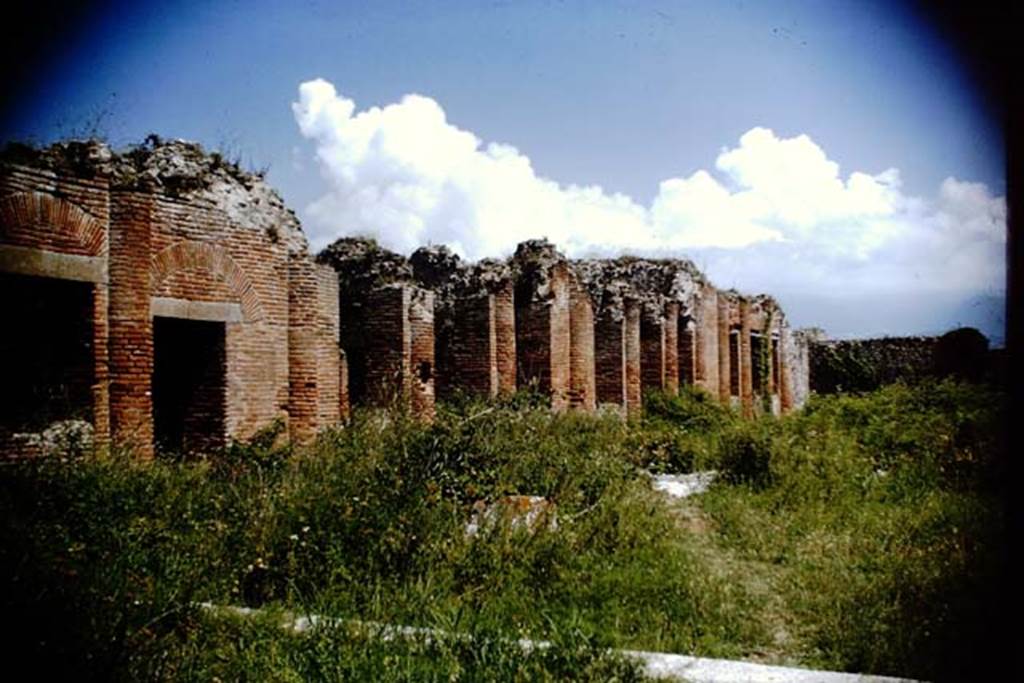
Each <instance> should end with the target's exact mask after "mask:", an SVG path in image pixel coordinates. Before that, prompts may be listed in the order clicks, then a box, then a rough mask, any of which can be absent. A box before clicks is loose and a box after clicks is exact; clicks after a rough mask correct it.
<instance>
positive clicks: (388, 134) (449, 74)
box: [0, 0, 1006, 338]
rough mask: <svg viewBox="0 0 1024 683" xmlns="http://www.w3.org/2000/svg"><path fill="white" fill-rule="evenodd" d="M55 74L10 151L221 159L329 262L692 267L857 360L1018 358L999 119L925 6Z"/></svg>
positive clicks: (284, 9) (532, 25) (160, 54)
mask: <svg viewBox="0 0 1024 683" xmlns="http://www.w3.org/2000/svg"><path fill="white" fill-rule="evenodd" d="M52 48H53V49H51V50H50V51H49V53H48V55H49V56H48V60H47V62H46V63H45V65H44V66H41V67H39V68H37V69H36V70H35V71H34V74H33V78H32V79H31V80H30V81H29V84H28V86H27V87H25V88H24V89H23V92H22V93H20V97H19V98H18V100H17V101H18V103H19V104H18V106H17V107H16V108H9V109H8V110H7V112H6V115H5V117H4V119H3V123H2V129H0V135H2V137H4V138H21V139H25V138H28V139H32V140H35V141H37V142H48V141H50V140H52V139H55V138H58V137H63V136H68V135H73V134H76V133H82V132H87V131H88V130H89V129H91V128H92V127H93V125H94V124H98V126H99V131H100V132H101V133H103V134H105V135H106V136H107V137H108V138H109V139H110V140H111V142H113V143H115V144H128V143H131V142H133V141H138V140H140V139H141V138H142V137H143V136H145V134H147V133H149V132H157V133H159V134H161V135H163V136H165V137H183V138H188V139H194V140H198V141H200V142H202V143H204V144H205V145H207V146H208V147H210V148H220V149H222V150H224V151H226V152H228V153H229V154H237V155H240V156H241V157H242V160H243V162H244V163H246V164H248V165H250V166H251V167H257V168H260V167H268V168H269V176H268V177H269V180H270V181H271V182H272V183H273V184H274V185H275V186H276V187H278V188H279V189H280V190H281V192H282V194H283V195H284V197H285V199H286V201H287V202H288V203H289V205H290V206H292V207H293V208H294V209H296V211H297V212H298V213H299V215H300V217H301V218H303V221H304V224H305V226H306V228H307V232H308V233H309V234H310V235H311V237H312V238H313V241H314V244H322V243H323V242H324V241H325V240H327V239H328V238H330V237H333V236H336V235H338V234H344V233H347V232H374V233H375V234H376V235H377V236H378V237H379V238H380V239H381V240H382V241H384V242H385V243H389V244H391V245H392V246H394V247H395V248H398V249H407V248H408V247H409V246H410V245H411V244H413V243H414V242H416V241H435V242H436V241H446V242H449V243H452V244H453V245H454V246H456V247H457V248H459V249H460V250H462V251H463V253H465V254H467V255H469V256H482V255H488V254H490V253H492V252H493V253H501V252H503V251H506V250H507V248H508V243H509V240H510V239H513V238H516V237H520V236H524V235H529V234H531V233H532V232H537V231H539V232H543V233H545V234H548V236H549V237H552V238H553V239H554V240H555V241H556V242H559V243H560V244H561V246H563V247H564V248H566V249H567V250H569V251H570V253H574V254H579V255H582V254H586V253H617V252H619V251H622V250H630V251H637V252H640V253H656V254H659V255H662V254H666V253H678V254H685V255H689V256H691V257H693V258H694V259H695V260H696V261H697V262H698V263H699V264H701V265H702V266H703V267H705V269H706V270H707V271H708V273H709V274H710V275H711V277H712V279H713V280H715V282H716V283H717V284H719V285H721V286H737V287H740V288H742V289H745V290H749V291H767V292H770V293H773V294H776V295H777V296H778V297H779V298H780V299H781V300H782V303H783V305H784V306H785V307H786V309H787V311H788V312H789V315H790V318H791V320H792V321H793V322H794V323H795V324H798V325H817V326H821V327H824V328H825V329H826V330H827V331H828V332H830V333H832V334H834V335H836V336H859V335H870V334H908V333H928V332H937V331H941V330H943V329H945V328H948V327H950V326H952V325H955V324H958V323H963V324H973V325H976V326H980V327H981V328H982V329H983V331H985V332H986V333H987V334H989V335H990V336H993V337H997V338H998V337H1001V330H1000V327H1001V325H1002V322H1003V316H1002V312H1001V310H1000V306H1001V305H1002V296H1003V292H1002V282H1001V279H1000V275H999V274H1000V273H1001V272H1002V269H1003V264H1002V261H1001V258H1002V256H1001V251H1000V249H1001V248H1002V247H1001V242H1000V236H999V230H1000V220H1002V221H1003V222H1005V200H1004V199H1003V197H1004V196H1005V193H1006V183H1005V155H1004V140H1003V131H1002V128H1001V125H1000V123H1001V122H1000V120H999V118H998V117H999V112H998V111H997V110H994V109H993V108H992V107H990V106H988V103H987V102H986V101H985V100H984V99H983V98H982V96H981V93H980V92H979V90H978V88H977V86H976V84H975V83H974V82H973V80H972V78H973V74H972V73H971V72H970V70H969V69H968V68H967V67H966V66H965V64H964V62H963V58H962V55H960V54H959V53H958V52H957V50H956V49H954V48H953V46H952V44H951V43H950V42H949V40H948V36H944V35H943V34H942V33H941V32H940V31H939V30H937V29H936V28H935V27H934V26H932V24H931V23H930V22H929V20H928V17H927V16H926V15H922V14H920V13H919V12H918V11H917V10H916V9H915V6H911V5H903V4H901V3H896V2H885V3H872V2H866V1H861V2H840V1H834V2H830V1H821V2H725V1H721V2H634V3H617V2H515V3H511V2H495V3H468V2H466V3H461V2H451V3H443V2H429V3H390V2H378V3H368V4H367V5H365V6H364V4H362V3H330V2H309V3H285V2H259V1H256V0H253V1H250V2H244V3H243V2H238V3H234V2H216V3H213V2H191V3H187V2H186V3H161V4H155V3H154V4H145V3H114V4H109V5H105V6H100V7H98V8H97V9H95V10H94V11H93V12H92V15H91V18H90V19H89V20H88V21H86V22H82V23H81V24H80V26H79V28H78V29H77V30H76V31H74V32H73V33H72V34H71V39H70V40H66V41H61V44H60V45H54V46H52ZM314 79H322V81H316V83H320V84H323V85H322V87H319V89H317V88H316V87H313V86H307V88H306V90H305V91H304V96H300V91H299V88H300V85H301V84H303V83H310V82H314ZM328 85H329V86H330V89H328V88H327V86H328ZM314 91H315V92H314ZM409 94H418V95H420V96H422V98H421V99H413V100H409V99H403V98H405V97H406V96H407V95H409ZM303 97H304V98H305V99H303ZM349 104H350V105H351V106H350V109H351V111H350V112H349V114H348V116H341V115H338V112H339V111H342V110H344V111H348V110H347V109H345V108H346V107H348V106H349ZM293 105H297V107H293ZM373 107H381V108H384V109H383V110H380V111H378V112H377V113H374V112H372V111H371V112H370V113H369V114H367V110H370V109H371V108H373ZM339 108H340V109H339ZM332 112H333V113H332ZM439 112H440V113H439ZM303 117H305V118H303ZM303 124H304V125H303ZM368 131H369V132H368ZM371 134H372V135H376V137H375V138H374V139H376V140H378V141H380V140H383V141H384V142H385V143H386V144H384V145H383V146H382V147H381V148H380V149H376V148H374V149H372V150H370V151H369V152H368V151H367V149H366V146H365V144H364V143H365V139H363V137H362V136H365V135H371ZM424 139H426V140H428V141H429V142H430V143H431V144H430V145H427V146H424V147H423V148H422V149H420V142H419V141H420V140H424ZM388 141H391V142H390V146H389V144H387V143H388ZM406 143H408V144H406ZM491 143H498V144H499V147H494V148H492V147H489V145H491ZM424 144H425V143H424ZM526 168H528V171H529V172H527V171H526V170H524V169H526ZM893 169H895V171H893ZM851 174H853V175H851ZM780 176H785V177H787V178H792V179H793V180H794V182H793V183H784V182H779V181H778V178H779V177H780ZM804 187H808V188H813V189H809V190H808V191H807V192H803V191H802V190H801V189H800V188H804ZM506 188H507V189H506ZM1000 202H1002V203H1001V204H1000ZM523 207H526V208H523ZM1000 207H1002V208H1000ZM527 209H529V210H527ZM560 221H561V222H571V223H573V225H571V226H564V225H562V224H561V223H560Z"/></svg>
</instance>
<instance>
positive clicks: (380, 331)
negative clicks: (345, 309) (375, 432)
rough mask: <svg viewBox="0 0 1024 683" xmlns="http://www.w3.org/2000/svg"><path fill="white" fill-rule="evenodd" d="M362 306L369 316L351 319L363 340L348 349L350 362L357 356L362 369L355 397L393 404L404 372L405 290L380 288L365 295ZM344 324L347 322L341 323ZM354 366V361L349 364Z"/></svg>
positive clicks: (406, 337) (406, 343)
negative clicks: (359, 385)
mask: <svg viewBox="0 0 1024 683" xmlns="http://www.w3.org/2000/svg"><path fill="white" fill-rule="evenodd" d="M366 306H367V309H368V310H371V311H373V315H367V316H366V317H365V318H364V319H362V320H359V321H358V322H356V321H353V325H358V327H359V329H360V336H361V337H362V339H363V340H364V343H363V344H362V348H361V349H360V350H359V351H349V352H348V355H349V359H350V361H355V360H356V358H360V359H361V361H362V362H361V363H359V365H361V366H362V367H363V368H365V370H364V373H365V374H364V380H363V381H364V384H363V387H362V388H361V389H362V392H365V393H364V394H363V395H361V396H357V397H355V400H356V401H360V402H362V401H365V402H366V403H368V404H370V405H377V406H389V405H393V404H395V403H396V402H397V401H398V400H399V399H400V398H401V391H402V389H403V388H404V384H405V375H406V373H407V372H408V368H407V364H408V359H409V353H410V347H409V342H410V335H409V317H408V308H409V291H408V289H407V288H406V287H404V286H400V285H396V286H392V287H383V288H381V289H378V290H375V291H373V292H370V293H369V294H368V296H367V303H366ZM345 324H347V321H343V322H342V325H345ZM355 366H356V363H355V362H352V364H351V365H350V367H355ZM353 380H354V378H353ZM353 388H354V387H353Z"/></svg>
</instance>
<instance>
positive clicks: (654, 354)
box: [640, 303, 665, 391]
mask: <svg viewBox="0 0 1024 683" xmlns="http://www.w3.org/2000/svg"><path fill="white" fill-rule="evenodd" d="M640 387H641V389H642V390H643V391H647V390H661V389H664V388H665V319H664V314H663V312H662V309H661V308H660V307H656V306H654V305H651V304H649V303H648V304H646V305H644V306H642V307H641V312H640Z"/></svg>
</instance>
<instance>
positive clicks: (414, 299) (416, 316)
mask: <svg viewBox="0 0 1024 683" xmlns="http://www.w3.org/2000/svg"><path fill="white" fill-rule="evenodd" d="M408 302H409V303H408V321H409V322H408V330H409V335H410V338H409V364H408V367H409V370H410V372H409V373H408V375H407V377H408V382H409V384H408V387H409V390H408V391H409V399H410V407H411V409H412V412H413V415H415V416H416V417H418V418H420V419H424V420H432V419H434V293H433V292H428V291H427V290H425V289H419V288H409V294H408Z"/></svg>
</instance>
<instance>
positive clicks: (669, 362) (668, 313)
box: [665, 301, 679, 396]
mask: <svg viewBox="0 0 1024 683" xmlns="http://www.w3.org/2000/svg"><path fill="white" fill-rule="evenodd" d="M665 391H667V392H669V393H670V394H672V395H673V396H674V395H676V394H678V393H679V303H678V302H676V301H669V302H668V303H666V304H665Z"/></svg>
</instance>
